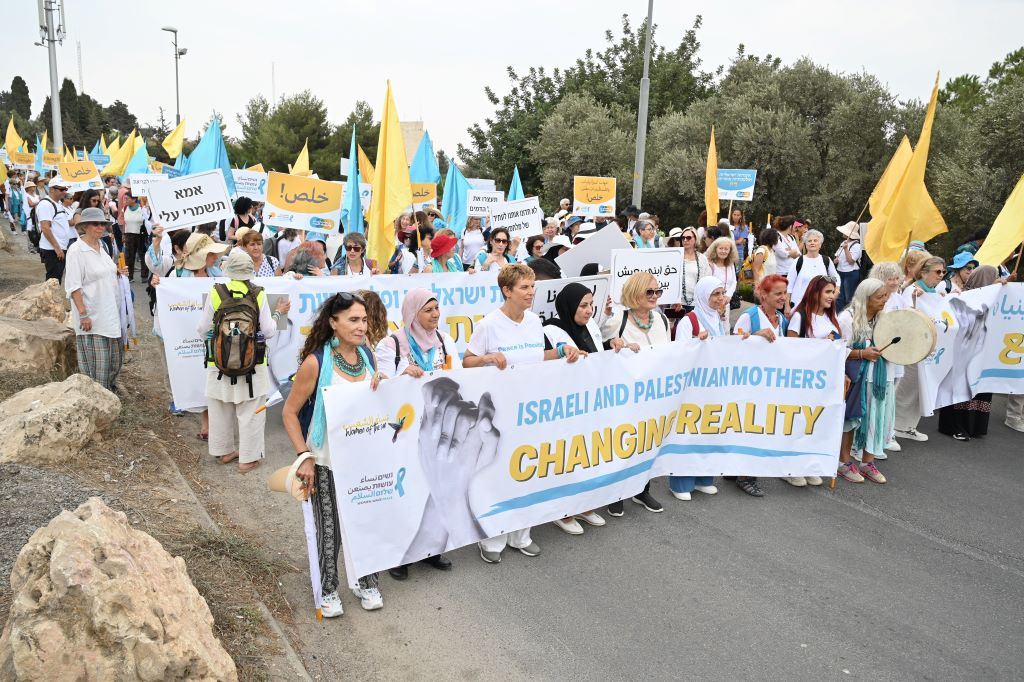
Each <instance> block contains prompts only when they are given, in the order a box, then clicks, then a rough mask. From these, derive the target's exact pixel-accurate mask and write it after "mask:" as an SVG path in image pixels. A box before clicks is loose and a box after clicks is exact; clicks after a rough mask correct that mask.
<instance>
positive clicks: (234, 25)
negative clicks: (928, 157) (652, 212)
mask: <svg viewBox="0 0 1024 682" xmlns="http://www.w3.org/2000/svg"><path fill="white" fill-rule="evenodd" d="M66 4H67V12H68V16H67V22H66V23H67V37H66V39H65V41H64V44H63V46H60V47H58V51H57V60H58V74H59V77H60V78H61V79H63V78H64V77H69V78H71V79H72V80H74V82H75V84H76V86H77V85H78V83H79V77H78V59H77V53H76V49H77V44H78V43H79V42H80V43H81V51H82V71H83V77H84V85H85V88H84V89H85V92H87V93H89V94H90V95H92V96H93V97H94V98H96V99H97V100H98V101H99V102H100V103H102V104H104V105H108V104H110V103H111V102H113V101H114V100H115V99H120V100H122V101H124V102H126V103H127V104H128V106H129V108H130V109H131V111H132V112H133V113H135V114H136V115H137V116H138V117H139V118H140V119H141V120H142V121H143V122H145V123H154V122H155V121H156V119H157V107H160V106H162V107H164V110H165V112H166V114H167V116H168V119H169V120H170V121H171V122H172V123H173V120H174V106H175V104H174V63H173V49H172V47H171V45H170V38H171V35H170V34H169V33H164V32H162V31H161V30H160V28H161V27H162V26H174V27H176V28H177V29H178V31H179V46H181V47H185V48H187V49H188V54H187V55H186V56H185V57H183V58H182V59H181V114H182V116H183V117H185V118H186V119H187V122H188V123H187V127H188V135H189V136H190V137H191V136H194V135H195V134H196V133H197V132H198V130H199V129H200V128H201V126H202V124H203V122H204V120H205V119H206V118H207V117H208V116H209V115H210V112H211V110H212V109H216V110H218V111H219V112H221V113H222V114H224V116H225V118H226V119H227V123H228V133H229V134H237V133H238V132H239V126H238V124H237V122H236V120H235V115H236V114H237V113H238V112H239V111H241V110H242V109H243V108H244V106H245V103H246V102H247V101H248V99H249V98H250V97H252V96H254V95H257V94H263V95H265V96H266V97H267V98H268V99H269V98H270V97H271V88H272V82H271V64H272V63H273V64H274V73H275V84H276V93H277V96H278V97H280V96H282V95H287V94H290V93H296V92H299V91H301V90H304V89H307V88H308V89H310V90H312V91H313V93H314V94H315V95H316V96H318V97H320V98H321V99H322V100H323V101H324V102H325V103H326V105H327V109H328V116H329V118H330V120H331V121H332V122H335V123H337V122H340V121H342V120H344V118H345V117H346V116H347V115H348V113H349V112H350V111H351V110H352V107H353V105H354V104H355V102H356V100H359V99H363V100H366V101H368V102H369V103H370V105H371V106H372V107H373V109H374V111H375V112H379V111H380V109H381V107H382V105H383V99H384V91H385V81H386V79H391V82H392V87H393V88H394V92H395V97H396V104H397V107H398V113H399V116H400V117H401V119H402V120H416V119H422V120H423V121H424V123H425V126H426V128H427V130H428V131H429V132H430V135H431V138H432V139H433V140H434V145H435V149H437V148H441V149H445V150H446V151H448V152H449V153H455V151H456V145H457V143H459V142H462V143H464V144H465V143H467V141H468V136H467V134H466V128H467V127H469V126H470V125H471V124H472V123H474V122H482V121H483V119H484V118H485V117H486V116H488V115H490V114H491V113H492V111H493V107H492V106H491V105H490V103H489V102H488V101H487V98H486V96H485V95H484V92H483V88H484V86H485V85H490V86H491V87H493V88H495V89H496V91H497V92H498V93H499V94H504V93H505V92H507V90H508V79H507V78H506V75H505V69H506V67H507V66H509V65H511V66H513V67H516V68H518V69H523V68H526V67H528V66H531V65H538V66H539V65H543V66H545V67H548V68H551V67H555V66H566V65H570V64H572V62H573V61H574V60H575V59H576V58H577V57H578V56H580V55H582V54H583V53H584V51H585V50H586V49H587V48H595V49H599V48H601V47H602V46H603V45H604V31H605V30H606V29H613V30H617V29H618V27H619V24H620V19H619V17H620V16H621V15H622V14H623V13H624V12H626V13H628V14H629V15H630V18H631V19H632V20H633V22H634V25H638V24H639V23H640V22H641V21H642V20H643V17H644V16H645V15H646V11H647V3H646V2H644V1H643V0H519V1H518V2H515V1H513V2H493V1H487V0H485V1H484V2H480V1H479V0H477V1H476V2H469V1H468V0H433V1H432V2H419V1H417V0H380V1H378V0H358V1H354V0H321V1H320V2H316V3H313V2H304V1H302V0H291V1H290V2H280V0H273V1H271V0H247V1H245V2H235V1H231V2H228V1H224V0H220V1H218V0H206V1H205V2H199V1H197V0H175V1H174V2H135V3H128V4H124V3H113V2H98V1H94V0H67V2H66ZM4 5H5V7H4V12H3V14H4V22H3V25H4V31H3V35H4V39H3V43H4V47H5V52H6V59H4V62H3V63H4V72H5V73H3V74H0V87H3V88H7V87H9V83H10V78H11V77H13V76H14V75H15V74H20V75H21V76H22V77H24V78H25V80H26V81H27V82H28V85H29V89H30V92H31V95H32V110H33V115H35V114H38V112H39V110H40V108H41V107H42V104H43V99H44V97H45V96H46V95H47V94H48V93H49V72H48V62H47V54H46V50H45V49H44V48H42V47H35V46H33V43H34V42H36V41H38V40H39V33H38V30H37V28H36V27H37V23H38V21H37V11H36V3H35V2H34V1H33V0H5V2H4ZM654 12H655V14H654V17H655V24H656V25H657V28H658V38H659V40H660V42H661V43H662V44H663V45H666V46H670V47H674V46H675V45H678V43H679V38H680V36H681V35H682V33H683V32H684V31H685V30H686V29H687V28H689V27H690V26H691V24H692V23H693V19H694V16H695V15H696V14H698V13H702V14H703V16H704V25H703V27H702V28H701V30H700V32H699V39H700V41H701V43H702V48H701V52H700V56H701V58H702V59H703V61H704V68H705V69H706V70H709V71H710V70H713V69H714V67H716V66H718V65H719V64H727V63H728V61H729V60H730V59H731V58H732V56H733V55H734V54H735V52H736V46H737V45H738V44H739V43H744V44H745V45H746V48H747V52H748V53H753V54H758V55H763V54H766V53H771V54H773V55H776V56H778V57H781V58H782V59H783V61H784V62H786V63H789V62H792V61H793V60H795V59H797V58H799V57H801V56H804V55H806V56H809V57H811V58H812V59H813V60H814V61H815V62H817V63H819V64H826V65H828V66H830V67H831V68H833V69H836V70H840V71H846V72H849V71H860V70H865V71H867V72H869V73H872V74H875V75H876V76H878V77H879V79H880V80H881V81H882V82H883V83H887V84H888V86H889V88H890V89H891V91H892V92H894V93H895V94H896V95H898V96H899V97H900V98H902V99H907V98H918V99H923V98H925V97H927V95H928V92H929V89H930V88H931V85H932V82H933V80H934V78H935V72H936V70H941V71H942V80H943V82H945V81H946V79H947V78H950V77H953V76H956V75H959V74H961V73H976V74H979V75H982V76H984V75H985V74H986V73H987V71H988V67H989V66H990V65H991V63H992V62H994V61H997V60H1000V59H1002V58H1003V56H1004V55H1005V54H1006V53H1008V52H1010V51H1012V50H1014V49H1016V48H1018V47H1021V46H1022V45H1024V31H1022V30H1021V27H1022V26H1024V1H1022V0H973V1H972V2H969V3H968V2H962V1H960V0H885V1H882V0H860V1H859V2H857V3H838V2H836V3H823V2H820V1H819V0H813V1H812V0H773V1H772V2H765V1H764V0H732V1H731V2H721V3H696V2H688V1H686V0H656V2H655V7H654ZM296 151H298V150H296ZM345 152H347V148H346V149H345V150H339V156H340V155H342V154H343V153H345Z"/></svg>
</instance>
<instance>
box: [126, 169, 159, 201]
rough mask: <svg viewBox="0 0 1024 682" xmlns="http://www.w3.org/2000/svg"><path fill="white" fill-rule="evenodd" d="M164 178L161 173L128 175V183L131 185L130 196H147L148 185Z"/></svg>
mask: <svg viewBox="0 0 1024 682" xmlns="http://www.w3.org/2000/svg"><path fill="white" fill-rule="evenodd" d="M166 179H167V176H166V175H164V174H163V173H132V174H131V175H129V176H128V184H129V185H131V188H132V196H136V197H148V196H149V188H150V186H152V185H155V184H156V183H158V182H163V181H164V180H166Z"/></svg>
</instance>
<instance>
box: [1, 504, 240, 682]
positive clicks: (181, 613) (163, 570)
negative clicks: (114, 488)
mask: <svg viewBox="0 0 1024 682" xmlns="http://www.w3.org/2000/svg"><path fill="white" fill-rule="evenodd" d="M26 492H28V491H26ZM11 590H12V593H13V601H12V604H11V614H10V618H8V620H7V625H6V626H5V627H4V631H3V635H2V636H0V679H4V680H237V679H238V672H237V670H236V668H235V664H234V661H232V660H231V657H230V656H228V654H227V652H226V651H225V650H224V647H223V646H222V645H221V643H220V640H218V639H217V638H216V637H215V636H214V634H213V616H212V615H211V614H210V608H209V606H207V604H206V600H205V599H203V598H202V596H200V594H199V592H198V591H197V590H196V588H195V586H194V585H193V584H192V581H191V580H190V579H189V577H188V571H187V570H186V568H185V561H184V559H182V558H181V557H172V556H171V555H170V554H168V553H167V552H166V551H165V550H164V548H163V547H161V546H160V543H159V542H157V541H156V540H154V539H153V538H152V537H151V536H150V535H148V534H146V533H144V532H142V531H140V530H136V529H134V528H132V527H131V526H130V525H129V524H128V519H127V518H126V517H125V515H124V514H123V513H121V512H117V511H114V510H112V509H111V508H110V507H108V506H107V505H106V504H104V503H103V500H101V499H100V498H98V497H91V498H89V500H88V501H86V502H84V503H83V504H82V505H81V506H80V507H78V509H76V510H75V511H74V512H68V511H65V512H61V514H60V515H59V516H57V517H56V518H55V519H53V520H52V521H50V523H49V525H47V526H45V527H43V528H40V529H39V530H37V531H36V532H35V533H34V534H33V535H32V537H31V538H30V539H29V541H28V544H26V545H25V546H24V547H23V548H22V549H21V552H20V553H19V554H18V559H17V561H16V562H15V564H14V570H13V571H12V572H11Z"/></svg>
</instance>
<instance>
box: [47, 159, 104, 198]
mask: <svg viewBox="0 0 1024 682" xmlns="http://www.w3.org/2000/svg"><path fill="white" fill-rule="evenodd" d="M57 174H58V175H60V176H61V177H62V178H64V179H65V180H67V181H68V182H69V183H70V184H71V187H70V189H69V190H68V191H70V192H84V191H85V190H87V189H103V180H101V179H100V172H99V170H97V169H96V164H95V163H93V162H92V161H69V162H68V163H63V162H61V163H58V164H57Z"/></svg>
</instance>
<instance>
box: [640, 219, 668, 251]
mask: <svg viewBox="0 0 1024 682" xmlns="http://www.w3.org/2000/svg"><path fill="white" fill-rule="evenodd" d="M633 243H634V244H635V245H636V248H638V249H655V248H657V247H659V246H661V244H660V243H659V242H658V228H656V227H655V226H654V223H652V222H651V221H650V220H644V221H642V222H640V223H639V224H638V225H637V226H636V236H635V237H634V238H633Z"/></svg>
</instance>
